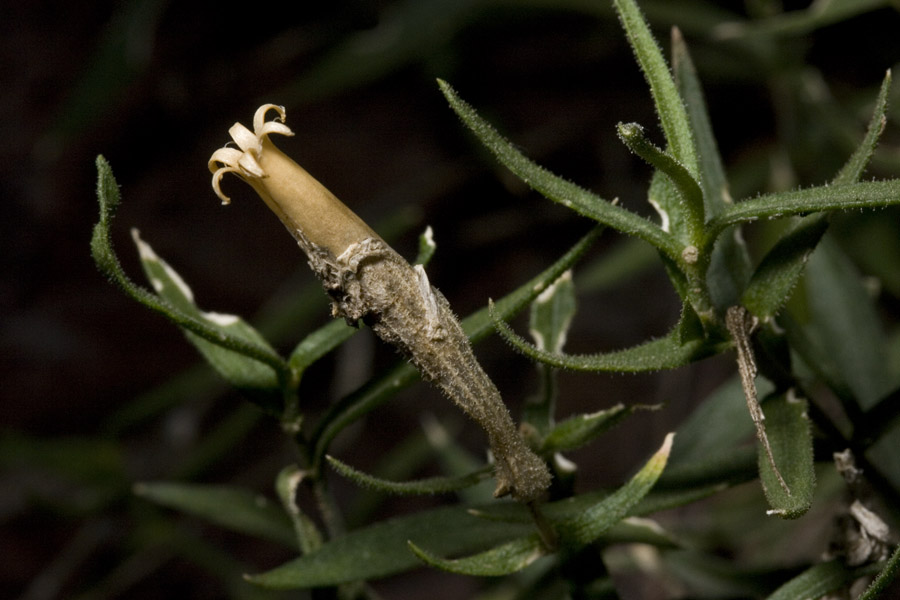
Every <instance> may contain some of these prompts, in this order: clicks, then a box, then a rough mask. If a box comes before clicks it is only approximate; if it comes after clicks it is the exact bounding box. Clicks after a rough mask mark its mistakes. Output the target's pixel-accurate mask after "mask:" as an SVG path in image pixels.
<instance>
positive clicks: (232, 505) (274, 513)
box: [134, 482, 297, 548]
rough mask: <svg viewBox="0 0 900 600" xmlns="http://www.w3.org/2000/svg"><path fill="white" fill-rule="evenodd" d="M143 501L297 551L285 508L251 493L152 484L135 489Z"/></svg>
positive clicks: (182, 485)
mask: <svg viewBox="0 0 900 600" xmlns="http://www.w3.org/2000/svg"><path fill="white" fill-rule="evenodd" d="M134 493H135V494H136V495H138V496H140V497H142V498H145V499H147V500H150V501H151V502H155V503H156V504H161V505H163V506H168V507H169V508H174V509H175V510H178V511H181V512H185V513H188V514H192V515H196V516H198V517H200V518H202V519H205V520H207V521H210V522H212V523H215V524H216V525H220V526H222V527H225V528H226V529H230V530H232V531H237V532H240V533H244V534H247V535H249V536H252V537H260V538H264V539H267V540H271V541H273V542H278V543H280V544H283V545H285V546H288V547H291V548H296V547H297V540H296V539H294V532H293V528H292V527H291V521H290V519H288V517H287V516H286V515H285V514H284V512H283V511H282V510H281V508H280V507H279V506H278V505H277V504H274V503H272V502H269V500H268V499H267V498H266V497H265V496H261V495H260V494H258V493H256V492H253V491H251V490H246V489H241V488H236V487H228V486H217V485H203V484H189V483H169V482H148V483H138V484H135V486H134Z"/></svg>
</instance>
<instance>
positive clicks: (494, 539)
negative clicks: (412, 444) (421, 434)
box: [247, 434, 671, 589]
mask: <svg viewBox="0 0 900 600" xmlns="http://www.w3.org/2000/svg"><path fill="white" fill-rule="evenodd" d="M670 447H671V434H670V435H669V436H667V437H666V442H665V443H664V444H663V446H662V448H660V450H659V451H658V452H657V453H656V454H655V455H654V456H653V457H652V458H651V459H650V460H649V461H648V462H647V464H646V465H645V466H644V467H643V468H642V469H641V470H640V471H639V472H638V473H637V474H636V475H635V476H634V478H632V480H631V481H630V482H628V483H627V484H625V485H624V486H623V487H622V488H620V489H619V490H618V491H616V492H614V493H613V494H609V495H607V494H603V493H590V494H584V495H583V496H576V497H573V498H567V499H566V500H561V501H558V502H553V503H550V504H546V505H544V506H542V510H543V511H544V513H545V514H546V515H547V517H548V518H549V519H550V520H551V521H552V522H558V523H561V524H563V525H564V527H565V528H566V530H567V531H568V532H570V534H571V537H570V538H569V539H570V540H572V542H573V543H575V544H582V543H590V542H592V541H595V540H596V539H598V537H600V536H602V535H603V534H604V533H605V532H606V531H607V530H608V529H609V528H610V527H612V526H613V525H615V524H616V523H618V522H619V521H621V519H622V518H623V517H625V516H626V514H627V512H628V511H629V509H631V508H632V507H633V506H634V505H635V504H637V503H638V502H639V501H640V500H641V499H642V498H643V497H644V496H645V495H646V493H647V491H649V489H650V487H652V485H653V482H654V481H656V479H657V478H658V477H659V472H660V471H661V470H662V468H663V467H664V466H665V460H666V455H667V452H668V449H669V448H670ZM497 510H500V512H501V514H502V513H505V512H509V513H510V514H512V515H513V517H514V518H513V519H506V518H504V519H496V518H483V517H479V516H476V515H481V514H486V513H492V512H494V511H497ZM532 537H535V533H534V523H533V522H532V521H531V520H530V517H529V516H528V513H527V510H526V509H525V507H524V506H522V505H520V504H515V503H498V502H496V501H494V502H491V503H490V504H486V505H482V506H477V507H474V509H472V508H467V507H464V506H449V507H441V508H436V509H431V510H426V511H422V512H419V513H415V514H412V515H409V516H404V517H397V518H394V519H388V520H386V521H381V522H379V523H375V524H373V525H370V526H368V527H366V528H364V529H360V530H357V531H353V532H350V533H347V534H346V535H344V536H341V537H338V538H335V539H333V540H330V541H328V542H326V543H325V544H324V545H323V546H322V547H321V548H319V549H318V550H317V551H315V552H313V553H311V554H307V555H304V556H302V557H300V558H297V559H295V560H292V561H290V562H288V563H285V564H284V565H281V566H280V567H277V568H275V569H273V570H271V571H268V572H266V573H262V574H259V575H253V576H248V578H247V579H248V580H249V581H251V582H253V583H257V584H259V585H262V586H264V587H270V588H277V589H292V588H309V587H321V586H328V585H337V584H340V583H346V582H350V581H357V580H361V579H377V578H380V577H386V576H388V575H393V574H396V573H400V572H403V571H407V570H409V569H412V568H415V567H417V566H420V565H421V562H420V560H419V558H418V557H417V556H416V555H415V554H413V552H411V551H410V549H409V546H408V541H410V540H413V541H416V540H418V541H419V544H420V545H421V544H423V541H427V551H428V553H429V554H431V555H432V556H459V555H464V554H467V553H472V552H476V553H477V552H483V551H484V548H485V547H488V548H491V547H496V546H501V545H503V544H506V543H508V542H513V541H514V540H522V539H527V538H532ZM585 540H587V541H585ZM518 543H519V544H524V542H518ZM420 547H421V546H420ZM518 547H520V548H521V547H522V546H518Z"/></svg>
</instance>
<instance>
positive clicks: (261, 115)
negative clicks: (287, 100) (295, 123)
mask: <svg viewBox="0 0 900 600" xmlns="http://www.w3.org/2000/svg"><path fill="white" fill-rule="evenodd" d="M270 110H274V111H275V112H277V113H278V120H279V121H281V122H282V123H284V119H285V111H284V107H283V106H278V105H277V104H263V105H262V106H260V107H259V108H257V109H256V112H255V113H253V132H254V133H256V135H258V136H261V135H263V133H262V129H263V124H264V123H265V122H266V113H267V112H269V111H270ZM288 131H290V130H288Z"/></svg>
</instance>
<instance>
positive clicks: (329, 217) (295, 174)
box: [209, 104, 381, 256]
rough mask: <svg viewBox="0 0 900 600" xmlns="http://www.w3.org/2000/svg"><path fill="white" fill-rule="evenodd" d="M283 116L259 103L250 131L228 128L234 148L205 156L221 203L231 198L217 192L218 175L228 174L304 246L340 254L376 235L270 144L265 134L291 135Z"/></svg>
mask: <svg viewBox="0 0 900 600" xmlns="http://www.w3.org/2000/svg"><path fill="white" fill-rule="evenodd" d="M270 110H274V111H275V112H277V113H278V120H277V121H266V120H265V119H266V114H267V113H268V112H269V111H270ZM284 120H285V110H284V107H283V106H277V105H275V104H263V105H262V106H260V107H259V108H258V109H257V110H256V114H254V115H253V131H250V130H249V129H247V128H246V127H245V126H244V125H241V124H240V123H235V124H234V125H232V127H231V128H230V129H229V130H228V133H229V134H230V135H231V139H232V140H234V143H235V144H236V145H237V148H234V147H229V146H225V147H223V148H219V149H218V150H216V151H215V152H213V154H212V156H211V157H210V158H209V170H210V171H211V172H212V174H213V176H212V187H213V190H214V191H215V192H216V195H217V196H218V197H219V198H221V199H222V204H228V203H229V202H230V201H231V199H230V198H229V197H228V196H226V195H225V193H224V192H223V191H222V187H221V182H222V177H223V176H224V175H225V174H226V173H234V174H236V175H237V176H238V177H240V178H241V179H243V180H244V181H246V182H247V183H248V184H250V186H251V187H252V188H253V189H254V190H255V191H256V193H257V194H258V195H259V196H260V197H261V198H262V199H263V201H265V203H266V204H267V205H268V207H269V208H270V209H272V211H273V212H274V213H275V214H276V215H277V216H278V218H279V219H281V222H282V223H284V225H285V227H287V229H288V231H290V232H291V235H293V236H294V238H296V239H297V241H298V242H300V244H301V246H304V250H306V249H307V247H306V246H308V245H310V244H311V245H312V246H313V248H314V249H324V250H327V251H328V252H329V253H330V254H332V255H333V256H340V255H341V254H342V253H343V252H344V251H345V250H346V249H347V248H349V247H350V246H352V245H354V244H359V243H363V242H364V241H365V240H367V239H375V240H380V239H381V238H379V237H378V234H376V233H375V232H374V231H372V229H371V228H370V227H369V226H368V225H366V223H365V222H364V221H363V220H362V219H360V218H359V217H358V216H357V215H356V214H355V213H354V212H353V211H351V210H350V209H349V208H347V206H346V205H344V204H343V203H342V202H341V201H340V200H338V199H337V198H336V197H335V196H334V194H332V193H331V192H330V191H329V190H328V189H327V188H326V187H325V186H323V185H322V184H321V183H319V182H318V181H317V180H316V179H315V178H314V177H313V176H312V175H310V174H309V173H307V172H306V170H305V169H303V167H301V166H300V165H298V164H297V163H295V162H294V161H293V160H291V159H290V158H289V157H288V156H286V155H285V154H284V153H283V152H281V150H279V149H278V148H276V147H275V144H273V143H272V141H271V139H269V136H270V135H271V134H273V133H278V134H281V135H286V136H292V135H294V132H293V131H291V129H290V128H289V127H288V126H287V125H285V124H284ZM279 121H280V122H279Z"/></svg>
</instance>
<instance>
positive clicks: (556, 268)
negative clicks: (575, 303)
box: [312, 227, 602, 465]
mask: <svg viewBox="0 0 900 600" xmlns="http://www.w3.org/2000/svg"><path fill="white" fill-rule="evenodd" d="M601 232H602V228H601V227H595V228H594V229H592V230H591V232H590V233H588V234H587V235H585V236H584V237H582V238H581V239H580V240H579V241H578V243H576V244H575V245H574V246H573V247H572V248H571V249H570V250H569V251H568V252H566V253H565V254H564V255H563V256H562V257H560V258H559V260H557V261H556V262H555V263H553V264H552V265H551V266H550V267H548V268H547V269H546V270H544V271H543V272H541V273H540V274H538V275H537V277H534V278H533V279H531V280H530V281H528V282H526V283H525V284H524V285H522V286H520V287H519V288H517V289H516V290H515V291H513V292H511V293H510V294H507V295H506V296H504V297H503V298H502V299H500V300H498V301H497V303H496V304H495V307H496V308H495V310H496V311H497V313H498V314H502V315H504V317H503V318H506V317H508V316H512V315H514V314H516V313H517V312H518V311H520V310H522V309H523V308H524V307H525V306H527V305H528V303H529V302H531V301H532V300H534V299H535V298H536V297H537V296H538V295H540V294H541V292H543V291H544V290H546V289H547V288H548V287H549V286H550V285H552V284H553V282H554V281H556V280H557V279H559V277H560V276H561V275H562V274H563V273H565V272H566V271H567V270H568V269H570V268H571V267H572V265H573V264H575V262H576V261H577V260H578V259H579V258H581V256H582V255H583V254H584V253H585V252H586V251H587V249H588V248H590V247H591V245H592V244H593V243H594V241H595V240H596V239H597V238H598V237H599V236H600V234H601ZM462 327H463V330H464V331H465V332H466V335H468V336H469V339H470V340H471V341H472V342H473V343H476V342H478V341H479V340H481V339H483V338H484V337H486V336H487V335H488V334H489V333H490V332H491V331H493V327H492V326H491V317H490V315H489V313H488V308H487V307H485V308H482V309H481V310H478V311H476V312H474V313H473V314H471V315H469V316H468V317H467V318H465V319H463V321H462ZM418 378H419V373H418V371H416V369H415V367H413V366H412V365H410V364H409V363H407V362H405V361H403V362H400V363H398V364H397V365H395V366H394V367H392V368H390V369H387V370H386V371H385V372H383V373H382V374H381V375H379V376H378V377H376V378H375V379H373V380H371V381H369V382H367V383H366V384H365V385H363V387H362V388H360V389H358V390H356V391H355V392H353V393H352V394H350V395H349V396H346V397H344V398H342V399H341V400H340V401H339V402H338V403H337V404H335V405H333V406H332V408H331V409H330V410H329V411H328V413H327V414H326V415H325V416H324V417H323V418H322V419H321V420H320V421H319V425H318V428H317V430H316V432H315V434H314V435H313V437H312V440H313V442H312V443H313V446H314V447H315V455H314V463H313V464H315V465H320V464H321V462H322V458H323V456H324V455H325V451H326V450H327V448H328V444H330V443H331V440H333V439H334V437H335V436H336V435H337V434H338V433H339V432H340V431H341V430H343V429H344V427H346V426H347V425H349V424H350V423H352V422H354V421H355V420H356V419H359V418H360V417H362V416H363V415H365V414H366V413H368V412H369V411H371V410H374V409H375V408H377V407H378V406H380V405H381V404H382V403H383V402H386V401H387V400H388V398H390V397H391V396H393V395H394V394H396V393H397V392H398V391H399V390H401V389H403V388H405V387H406V386H408V385H410V384H411V383H413V382H414V381H416V380H418Z"/></svg>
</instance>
